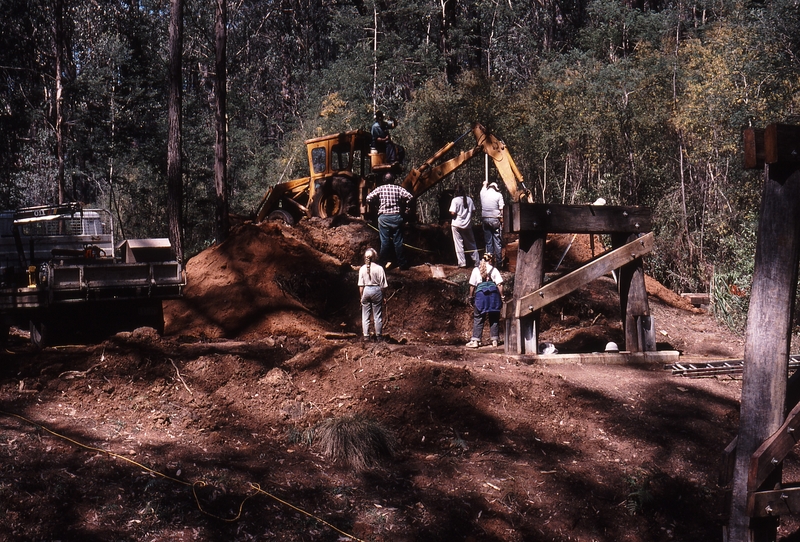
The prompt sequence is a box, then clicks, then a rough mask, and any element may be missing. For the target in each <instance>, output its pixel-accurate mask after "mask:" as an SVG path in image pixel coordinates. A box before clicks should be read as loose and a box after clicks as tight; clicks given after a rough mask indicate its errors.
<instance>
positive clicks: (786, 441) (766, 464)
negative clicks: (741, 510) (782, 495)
mask: <svg viewBox="0 0 800 542" xmlns="http://www.w3.org/2000/svg"><path fill="white" fill-rule="evenodd" d="M798 436H800V405H797V406H795V407H794V408H793V409H792V411H791V412H790V413H789V415H788V416H787V417H786V421H785V422H783V425H782V426H781V428H780V429H778V430H777V431H776V432H775V433H773V435H772V436H771V437H769V438H768V439H767V440H765V441H764V442H763V443H762V444H761V446H759V447H758V449H757V450H756V451H755V452H753V455H752V456H751V457H750V473H749V475H748V477H747V491H756V490H757V489H758V488H759V487H761V484H763V483H764V482H765V481H766V479H767V477H768V476H769V475H770V474H772V472H773V471H774V470H775V469H776V468H777V467H778V466H779V465H780V464H781V463H782V462H783V460H784V459H785V458H786V456H787V455H788V454H789V452H791V451H792V448H794V445H795V444H797V439H798Z"/></svg>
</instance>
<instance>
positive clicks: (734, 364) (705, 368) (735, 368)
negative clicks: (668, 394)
mask: <svg viewBox="0 0 800 542" xmlns="http://www.w3.org/2000/svg"><path fill="white" fill-rule="evenodd" d="M798 367H800V354H795V355H791V356H789V370H790V371H795V370H797V368H798ZM664 369H666V370H668V371H672V374H673V375H676V376H688V377H692V378H699V377H703V376H717V375H737V374H742V372H743V371H744V360H743V359H728V360H716V361H707V362H692V363H688V362H678V363H672V364H668V365H665V366H664Z"/></svg>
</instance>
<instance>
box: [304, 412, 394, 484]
mask: <svg viewBox="0 0 800 542" xmlns="http://www.w3.org/2000/svg"><path fill="white" fill-rule="evenodd" d="M313 441H314V442H315V443H316V445H317V446H319V448H320V449H321V452H322V454H323V455H324V456H325V457H327V458H329V459H331V460H332V461H334V462H342V463H345V464H346V465H349V466H350V467H352V468H353V469H355V470H358V471H363V470H367V469H370V468H374V467H378V466H380V464H381V461H382V460H384V459H387V458H391V457H392V456H393V455H394V446H395V439H394V436H393V435H392V433H391V432H390V431H389V430H388V429H386V428H385V427H383V426H382V425H381V424H380V423H378V422H377V421H375V420H371V419H369V418H366V417H363V416H358V415H356V416H343V417H340V418H328V419H325V420H322V421H321V422H319V423H318V424H317V425H316V427H315V428H314V436H313Z"/></svg>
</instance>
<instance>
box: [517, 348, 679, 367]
mask: <svg viewBox="0 0 800 542" xmlns="http://www.w3.org/2000/svg"><path fill="white" fill-rule="evenodd" d="M679 358H680V352H678V351H677V350H661V351H659V352H614V353H609V352H593V353H590V354H588V353H583V354H580V353H579V354H540V355H538V356H531V357H530V359H531V361H532V362H537V363H545V364H548V365H551V364H552V365H561V364H564V365H566V364H570V363H576V364H577V363H580V364H583V365H664V364H669V363H674V362H676V361H677V360H678V359H679ZM525 359H528V357H527V356H526V357H525Z"/></svg>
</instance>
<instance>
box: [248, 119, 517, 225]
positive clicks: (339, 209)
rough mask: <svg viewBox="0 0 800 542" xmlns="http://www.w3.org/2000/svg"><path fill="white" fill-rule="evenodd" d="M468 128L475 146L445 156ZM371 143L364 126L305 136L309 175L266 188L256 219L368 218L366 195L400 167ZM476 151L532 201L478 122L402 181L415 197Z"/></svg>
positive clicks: (504, 152) (500, 147) (512, 191)
mask: <svg viewBox="0 0 800 542" xmlns="http://www.w3.org/2000/svg"><path fill="white" fill-rule="evenodd" d="M470 133H472V134H473V136H474V137H475V146H474V147H473V148H471V149H469V150H466V151H463V152H461V153H460V154H458V155H457V156H455V157H452V158H450V159H445V155H447V154H448V153H449V152H450V151H451V150H452V149H453V147H455V145H456V144H457V143H458V142H459V141H460V140H461V139H463V138H464V137H466V136H467V135H469V134H470ZM371 142H372V136H371V135H370V133H369V132H366V131H364V130H351V131H349V132H342V133H339V134H331V135H326V136H322V137H317V138H313V139H309V140H306V142H305V143H306V151H307V154H308V163H309V173H310V175H309V176H308V177H303V178H300V179H295V180H292V181H288V182H284V183H279V184H276V185H275V186H272V187H270V188H269V189H268V190H267V192H266V194H265V195H264V197H263V198H262V199H261V202H260V204H259V206H258V208H257V211H256V222H262V221H264V220H282V221H284V222H286V223H287V224H290V225H292V224H294V223H296V222H297V221H298V220H300V219H301V218H302V217H303V216H306V217H320V218H329V217H333V216H337V215H342V214H347V215H353V216H361V217H362V218H366V217H367V216H368V215H369V213H370V209H369V205H368V204H367V202H366V196H367V194H368V193H369V192H370V191H371V190H372V189H373V188H375V187H376V186H377V185H378V180H379V179H380V178H382V177H383V176H384V175H385V174H386V173H393V174H395V175H396V174H399V173H400V172H402V164H400V163H396V162H395V163H387V162H386V157H385V155H384V154H383V153H378V152H375V150H374V149H370V145H371ZM479 153H483V154H486V155H488V156H490V157H491V158H492V160H493V161H494V164H495V167H496V168H497V171H498V173H499V174H500V177H501V178H502V179H503V183H504V184H505V185H506V188H507V189H508V192H509V195H510V198H511V201H527V202H533V196H532V194H531V192H530V191H529V190H528V189H526V188H525V186H524V184H523V178H522V174H521V173H520V172H519V169H517V166H516V164H515V163H514V160H513V159H512V158H511V154H510V153H509V152H508V149H507V148H506V146H505V144H504V143H503V142H502V141H501V140H499V139H497V138H496V137H495V136H494V135H493V134H491V133H490V132H489V131H488V130H486V128H484V127H483V126H482V125H481V124H480V123H477V122H476V123H474V124H473V125H472V127H471V128H470V130H469V131H467V132H465V133H464V134H462V135H461V136H460V137H459V138H457V139H455V140H454V141H452V142H449V143H447V144H446V145H445V146H444V147H442V148H441V149H439V150H438V151H436V152H435V153H434V154H433V155H432V156H431V157H430V158H428V159H427V160H425V161H424V162H423V163H422V164H420V165H419V166H418V167H416V168H414V169H412V170H411V171H409V172H408V174H407V175H406V176H405V178H404V179H403V182H402V183H401V185H402V186H403V188H405V189H406V190H408V191H409V192H410V193H411V194H412V195H413V196H414V198H418V197H419V196H421V195H422V194H424V193H425V192H426V191H427V190H429V189H430V188H431V187H433V186H434V185H436V184H437V183H439V182H440V181H441V180H442V179H444V178H445V177H447V176H448V175H450V174H452V173H453V172H454V171H456V170H457V169H458V168H460V167H461V166H463V165H464V164H465V163H466V162H468V161H469V160H470V159H471V158H473V157H474V156H476V155H477V154H479Z"/></svg>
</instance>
